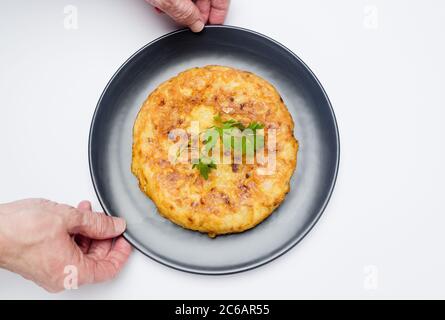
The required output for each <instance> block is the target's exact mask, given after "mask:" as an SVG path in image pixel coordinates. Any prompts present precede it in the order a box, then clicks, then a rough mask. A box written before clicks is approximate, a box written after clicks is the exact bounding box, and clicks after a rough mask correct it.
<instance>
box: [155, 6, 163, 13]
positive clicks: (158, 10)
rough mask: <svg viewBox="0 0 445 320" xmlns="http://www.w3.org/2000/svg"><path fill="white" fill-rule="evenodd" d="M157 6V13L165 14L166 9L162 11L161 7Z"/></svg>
mask: <svg viewBox="0 0 445 320" xmlns="http://www.w3.org/2000/svg"><path fill="white" fill-rule="evenodd" d="M154 8H155V11H156V12H157V13H159V14H163V13H164V11H162V10H161V9H159V8H158V7H154Z"/></svg>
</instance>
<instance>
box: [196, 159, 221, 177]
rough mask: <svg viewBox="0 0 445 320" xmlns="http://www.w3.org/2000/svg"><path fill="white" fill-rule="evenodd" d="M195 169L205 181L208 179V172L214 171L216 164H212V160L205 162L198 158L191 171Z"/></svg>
mask: <svg viewBox="0 0 445 320" xmlns="http://www.w3.org/2000/svg"><path fill="white" fill-rule="evenodd" d="M195 168H197V169H198V170H199V173H200V174H201V176H202V177H203V178H204V179H206V180H207V179H208V178H209V173H210V171H211V170H212V169H216V164H214V163H213V161H212V160H210V161H207V160H204V159H202V158H200V159H199V162H198V163H195V164H193V166H192V169H195Z"/></svg>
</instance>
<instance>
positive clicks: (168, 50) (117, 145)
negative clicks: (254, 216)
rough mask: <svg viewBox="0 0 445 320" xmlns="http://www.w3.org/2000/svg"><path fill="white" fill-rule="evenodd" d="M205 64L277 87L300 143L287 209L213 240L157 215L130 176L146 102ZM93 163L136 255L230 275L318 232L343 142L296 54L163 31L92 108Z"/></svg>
mask: <svg viewBox="0 0 445 320" xmlns="http://www.w3.org/2000/svg"><path fill="white" fill-rule="evenodd" d="M208 64H217V65H226V66H231V67H235V68H239V69H243V70H248V71H251V72H254V73H256V74H257V75H259V76H261V77H263V78H265V79H266V80H268V81H270V82H271V83H272V84H273V85H275V87H276V88H277V89H278V91H279V92H280V93H281V95H282V97H283V99H284V102H285V103H286V105H287V107H288V108H289V111H290V112H291V114H292V116H293V118H294V121H295V136H296V138H297V139H298V140H299V142H300V151H299V154H298V164H297V169H296V172H295V174H294V176H293V179H292V182H291V191H290V193H289V194H288V195H287V198H286V200H285V201H284V202H283V204H282V205H281V206H280V207H279V208H278V209H277V210H276V211H275V213H273V214H272V215H271V216H270V217H269V218H268V219H267V220H265V221H264V222H263V223H261V224H260V225H259V226H257V227H256V228H253V229H252V230H250V231H247V232H244V233H241V234H235V235H227V236H220V237H217V238H216V239H210V238H209V237H208V236H207V235H204V234H200V233H198V232H193V231H189V230H185V229H182V228H180V227H178V226H176V225H175V224H173V223H171V222H170V221H168V220H166V219H164V218H162V217H161V216H160V215H159V214H158V213H157V210H156V207H155V205H154V204H153V202H152V201H151V200H149V199H148V198H147V197H146V196H145V195H144V194H143V193H142V192H141V191H140V190H139V188H138V184H137V180H136V178H135V177H134V176H133V175H132V173H131V171H130V164H131V148H132V127H133V123H134V120H135V118H136V115H137V112H138V111H139V108H140V107H141V105H142V103H143V101H144V100H145V98H146V97H147V95H148V94H149V93H150V92H151V91H152V90H154V89H155V88H156V87H157V86H158V85H159V84H160V83H161V82H163V81H165V80H167V79H169V78H171V77H173V76H175V75H176V74H177V73H179V72H181V71H183V70H185V69H188V68H191V67H195V66H205V65H208ZM89 161H90V170H91V176H92V179H93V184H94V188H95V190H96V193H97V196H98V198H99V201H100V203H101V204H102V207H103V209H104V210H105V212H106V213H107V214H110V215H115V216H121V217H124V218H125V219H126V220H127V223H128V229H127V231H126V232H125V237H126V238H127V239H128V240H129V241H130V242H131V243H132V244H133V245H134V246H135V247H136V248H137V249H139V250H140V251H141V252H143V253H144V254H146V255H147V256H149V257H151V258H153V259H154V260H156V261H158V262H161V263H163V264H165V265H167V266H170V267H173V268H176V269H179V270H183V271H189V272H195V273H203V274H227V273H233V272H240V271H244V270H248V269H251V268H254V267H257V266H260V265H262V264H265V263H267V262H269V261H271V260H273V259H275V258H277V257H279V256H280V255H282V254H283V253H285V252H286V251H288V250H289V249H290V248H292V247H293V246H294V245H295V244H297V243H298V242H299V241H300V240H301V239H302V238H303V237H304V236H305V235H306V234H307V233H308V232H309V230H310V229H311V228H312V227H313V226H314V224H315V223H316V222H317V220H318V219H319V217H320V216H321V214H322V212H323V210H324V208H325V207H326V205H327V202H328V200H329V197H330V195H331V193H332V190H333V188H334V184H335V179H336V176H337V170H338V164H339V136H338V129H337V124H336V121H335V116H334V112H333V110H332V107H331V105H330V103H329V100H328V97H327V95H326V93H325V92H324V90H323V88H322V86H321V84H320V83H319V82H318V80H317V78H316V77H315V75H314V74H313V73H312V72H311V71H310V70H309V68H308V67H307V66H306V65H305V64H304V63H303V62H302V61H301V60H300V59H299V58H298V57H297V56H296V55H295V54H293V53H292V52H291V51H289V50H288V49H287V48H285V47H284V46H282V45H281V44H279V43H277V42H275V41H274V40H272V39H270V38H267V37H265V36H263V35H261V34H258V33H255V32H253V31H249V30H245V29H240V28H236V27H229V26H209V27H206V28H205V30H204V31H203V32H202V33H200V34H193V33H192V32H190V31H188V30H179V31H175V32H172V33H170V34H167V35H165V36H163V37H161V38H159V39H157V40H155V41H153V42H151V43H149V44H148V45H146V46H145V47H143V48H142V49H141V50H139V51H138V52H136V53H135V54H134V55H133V56H132V57H131V58H130V59H128V60H127V61H126V62H125V63H124V64H123V66H122V67H121V68H120V69H119V70H118V71H117V72H116V74H115V75H114V76H113V78H112V79H111V80H110V82H109V83H108V85H107V87H106V88H105V90H104V92H103V94H102V96H101V98H100V100H99V103H98V105H97V108H96V112H95V114H94V117H93V120H92V124H91V132H90V141H89Z"/></svg>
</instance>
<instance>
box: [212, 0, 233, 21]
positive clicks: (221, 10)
mask: <svg viewBox="0 0 445 320" xmlns="http://www.w3.org/2000/svg"><path fill="white" fill-rule="evenodd" d="M229 4H230V0H212V4H211V8H210V15H209V23H210V24H223V23H224V21H225V20H226V16H227V12H228V11H229Z"/></svg>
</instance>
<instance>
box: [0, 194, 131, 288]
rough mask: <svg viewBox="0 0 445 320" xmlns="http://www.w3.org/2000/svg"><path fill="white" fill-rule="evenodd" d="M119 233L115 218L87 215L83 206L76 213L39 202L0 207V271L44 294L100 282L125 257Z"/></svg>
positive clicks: (85, 203)
mask: <svg viewBox="0 0 445 320" xmlns="http://www.w3.org/2000/svg"><path fill="white" fill-rule="evenodd" d="M125 228H126V224H125V221H124V220H123V219H121V218H115V217H109V216H106V215H105V214H104V213H94V212H92V209H91V204H90V202H88V201H82V202H81V203H80V204H79V206H78V207H77V208H73V207H70V206H68V205H65V204H59V203H56V202H52V201H49V200H45V199H26V200H19V201H15V202H11V203H5V204H0V267H2V268H5V269H8V270H10V271H12V272H16V273H18V274H20V275H22V276H23V277H24V278H26V279H29V280H32V281H34V282H35V283H37V284H38V285H40V286H41V287H43V288H45V289H46V290H48V291H50V292H58V291H61V290H63V289H68V288H73V287H75V285H76V284H77V285H82V284H88V283H96V282H102V281H106V280H109V279H111V278H113V277H114V276H116V275H117V274H118V273H119V271H120V270H121V269H122V267H123V265H124V264H125V262H126V261H127V259H128V256H129V255H130V252H131V246H130V244H129V243H128V242H127V241H126V240H125V239H124V238H123V237H122V236H121V234H122V233H123V232H124V230H125ZM67 267H68V268H67ZM73 269H74V270H73ZM68 277H70V279H69V280H70V281H68V282H67V281H66V280H67V279H68ZM73 281H75V282H73ZM67 284H68V285H69V287H67Z"/></svg>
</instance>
